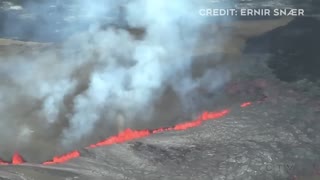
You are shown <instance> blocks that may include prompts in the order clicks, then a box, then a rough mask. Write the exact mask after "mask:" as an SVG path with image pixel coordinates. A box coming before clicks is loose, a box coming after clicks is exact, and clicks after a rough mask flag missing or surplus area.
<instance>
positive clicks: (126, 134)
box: [0, 102, 252, 165]
mask: <svg viewBox="0 0 320 180" xmlns="http://www.w3.org/2000/svg"><path fill="white" fill-rule="evenodd" d="M250 105H252V103H251V102H245V103H242V104H241V105H240V107H242V108H245V107H248V106H250ZM229 113H230V110H229V109H225V110H222V111H218V112H207V111H206V112H203V113H202V114H201V115H200V116H199V117H198V118H197V119H196V120H192V121H189V122H184V123H180V124H177V125H175V126H173V127H168V128H158V129H155V130H132V129H126V130H124V131H122V132H120V133H119V134H117V135H115V136H111V137H109V138H107V139H105V140H103V141H100V142H98V143H96V144H92V145H90V146H88V147H87V148H96V147H100V146H107V145H112V144H119V143H123V142H126V141H131V140H134V139H138V138H142V137H146V136H149V135H151V134H156V133H161V132H166V131H180V130H186V129H189V128H194V127H197V126H200V125H201V124H202V122H204V121H208V120H216V119H218V118H222V117H224V116H226V115H227V114H229ZM80 156H81V154H80V152H79V151H78V150H74V151H72V152H69V153H66V154H63V155H60V156H55V157H53V159H52V160H49V161H46V162H43V163H42V164H43V165H52V164H59V163H65V162H67V161H69V160H71V159H75V158H78V157H80ZM24 162H25V161H24V159H23V157H22V156H21V155H20V154H19V153H14V154H13V156H12V162H11V163H8V162H5V161H3V160H1V159H0V165H9V164H12V165H18V164H22V163H24Z"/></svg>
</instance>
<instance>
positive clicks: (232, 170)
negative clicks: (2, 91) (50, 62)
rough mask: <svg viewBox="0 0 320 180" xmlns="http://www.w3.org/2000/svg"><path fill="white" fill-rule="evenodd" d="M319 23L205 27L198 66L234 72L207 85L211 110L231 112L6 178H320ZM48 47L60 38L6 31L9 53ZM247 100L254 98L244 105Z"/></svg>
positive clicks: (6, 173) (2, 43)
mask: <svg viewBox="0 0 320 180" xmlns="http://www.w3.org/2000/svg"><path fill="white" fill-rule="evenodd" d="M261 2H262V1H261ZM277 2H278V1H277ZM280 2H282V5H292V2H291V1H290V2H286V1H280ZM250 3H251V1H241V3H240V5H243V4H246V5H247V6H248V5H250ZM252 3H253V4H255V5H256V4H257V3H256V1H254V2H252ZM270 3H271V4H272V2H271V1H269V3H268V4H270ZM290 3H291V4H290ZM312 3H315V4H316V2H314V1H312ZM268 4H267V5H268ZM306 4H307V3H305V4H303V3H299V2H297V4H294V5H297V6H298V5H299V6H300V5H301V6H302V5H306ZM308 5H310V4H308ZM315 9H316V7H315ZM314 11H315V10H314ZM216 28H220V29H219V31H216ZM227 31H228V33H226V32H227ZM318 32H319V20H317V19H316V18H312V17H304V18H279V19H273V20H250V21H247V20H246V21H241V20H237V21H232V22H228V23H225V24H221V26H220V27H211V29H210V28H206V31H204V32H203V37H202V38H203V40H202V41H201V43H199V45H198V48H197V49H196V50H195V54H196V56H195V57H194V65H193V71H194V75H195V76H196V75H197V74H199V73H201V72H202V71H203V70H204V69H205V68H213V67H215V66H217V65H219V66H221V65H222V66H224V67H226V68H228V69H230V70H231V71H232V79H231V80H230V81H229V82H228V83H227V84H226V85H225V86H224V87H223V89H221V91H219V92H217V93H215V94H210V92H205V93H207V97H208V98H210V100H212V102H213V103H212V104H211V105H210V108H209V109H203V110H209V111H218V110H221V109H225V108H228V109H230V113H229V114H228V115H226V116H224V117H222V118H220V119H217V120H215V121H208V122H205V123H203V124H202V125H201V126H199V127H195V128H191V129H188V130H185V131H169V132H163V133H158V134H154V135H151V136H149V137H145V138H141V139H137V140H133V141H130V142H126V143H122V144H117V145H112V146H105V147H99V148H95V149H85V148H82V149H79V151H80V152H81V157H79V158H76V159H73V160H71V161H69V162H67V163H65V164H58V165H50V166H44V165H39V164H37V163H25V164H21V165H16V166H13V165H9V166H0V179H3V180H9V179H10V180H11V179H13V180H15V179H16V180H20V179H21V180H22V179H27V180H41V179H47V180H51V179H52V180H60V179H61V180H72V179H74V180H76V179H78V180H80V179H83V180H87V179H101V180H104V179H115V180H117V179H119V180H120V179H137V180H141V179H148V180H149V179H170V180H171V179H177V180H179V179H181V180H182V179H190V180H191V179H203V180H207V179H208V180H233V179H236V180H242V179H243V180H316V179H319V178H320V161H319V160H320V151H319V148H320V134H319V131H320V124H319V116H320V94H319V93H320V84H319V81H320V74H319V71H317V70H318V69H317V67H320V66H319V61H318V60H317V59H318V58H319V54H318V52H317V42H318V40H319V35H318ZM211 36H215V37H217V36H218V37H219V36H221V37H229V38H228V39H227V40H226V41H224V44H223V46H220V45H221V44H219V46H218V47H217V45H216V44H215V43H214V42H212V41H210V38H207V37H211ZM4 37H7V36H4ZM46 48H59V47H58V45H53V44H44V43H34V42H23V41H14V40H8V39H2V40H0V55H1V56H2V57H3V56H7V55H8V54H22V55H23V54H24V53H32V52H37V51H39V50H41V49H46ZM217 59H218V60H217ZM169 99H170V98H169ZM246 101H251V102H252V104H251V105H250V106H248V107H245V108H242V107H240V105H241V103H243V102H246ZM206 108H208V106H207V107H206ZM164 110H166V109H164ZM165 112H167V110H166V111H165ZM163 118H171V117H170V116H168V117H166V116H164V117H163ZM184 120H191V117H184ZM163 125H166V124H161V126H163ZM168 125H172V124H168ZM159 126H160V124H159ZM0 148H1V147H0ZM39 148H41V147H39Z"/></svg>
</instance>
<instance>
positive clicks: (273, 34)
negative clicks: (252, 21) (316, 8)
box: [245, 17, 320, 82]
mask: <svg viewBox="0 0 320 180" xmlns="http://www.w3.org/2000/svg"><path fill="white" fill-rule="evenodd" d="M319 32H320V21H319V20H318V19H316V18H313V17H299V18H296V19H294V20H293V21H291V22H290V23H289V24H288V25H286V26H283V27H279V28H276V29H274V30H272V31H270V32H267V33H265V34H263V35H261V36H258V37H254V38H251V39H249V40H248V41H247V47H246V48H245V51H246V52H256V53H257V52H259V53H270V54H271V55H272V58H271V59H270V60H269V63H268V65H269V67H270V68H272V69H273V71H274V73H275V74H276V75H277V77H278V78H279V79H281V80H284V81H289V82H292V81H297V80H302V79H308V80H310V81H318V80H319V79H320V71H319V67H320V61H319V58H320V54H319V48H318V45H319V42H320V34H319Z"/></svg>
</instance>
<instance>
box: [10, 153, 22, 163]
mask: <svg viewBox="0 0 320 180" xmlns="http://www.w3.org/2000/svg"><path fill="white" fill-rule="evenodd" d="M22 163H24V160H23V157H22V156H21V155H20V154H19V153H17V152H16V153H14V154H13V156H12V164H14V165H18V164H22Z"/></svg>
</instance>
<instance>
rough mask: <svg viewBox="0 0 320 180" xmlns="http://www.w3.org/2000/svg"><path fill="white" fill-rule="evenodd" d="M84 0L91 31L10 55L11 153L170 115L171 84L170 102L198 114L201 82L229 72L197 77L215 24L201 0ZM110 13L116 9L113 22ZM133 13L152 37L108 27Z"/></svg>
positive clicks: (210, 86) (134, 23)
mask: <svg viewBox="0 0 320 180" xmlns="http://www.w3.org/2000/svg"><path fill="white" fill-rule="evenodd" d="M28 6H31V7H32V6H34V9H35V10H39V6H35V5H34V4H30V5H28ZM74 6H75V7H77V8H78V9H79V12H80V13H82V14H81V16H85V17H86V18H87V19H88V20H89V21H90V22H91V25H90V28H89V29H88V30H87V31H85V32H82V33H77V34H76V35H74V36H72V37H70V38H69V39H68V40H66V42H65V43H63V44H62V45H61V46H62V47H61V48H60V49H59V50H50V49H46V50H44V51H43V52H41V53H35V54H31V55H30V54H29V55H24V56H22V55H21V56H18V55H17V56H11V57H6V58H3V57H1V64H0V72H1V79H0V80H1V84H2V85H1V87H0V98H1V104H0V112H1V115H2V116H1V121H0V123H1V125H0V137H1V139H0V143H1V144H0V151H1V153H3V154H4V155H9V152H12V151H13V150H19V151H22V153H23V154H27V155H28V154H29V158H32V159H36V160H39V159H44V158H48V157H49V156H51V155H52V154H56V153H61V152H62V151H65V150H69V149H72V148H74V147H75V146H79V145H84V144H88V143H87V142H88V140H93V139H94V140H97V138H99V137H100V136H105V135H111V134H113V133H115V132H116V131H117V128H119V129H120V128H124V127H147V126H148V125H143V124H150V126H151V125H152V124H161V122H160V123H159V122H157V121H159V119H160V118H159V119H158V118H156V117H157V114H159V112H157V111H158V110H157V109H158V108H159V106H161V105H159V102H162V101H166V100H163V97H164V94H166V93H167V94H171V96H172V98H169V99H168V100H167V101H169V102H168V103H169V104H168V106H169V107H170V104H172V103H176V104H178V105H177V106H178V108H177V111H181V112H188V113H189V114H192V111H196V110H197V109H196V106H197V105H198V104H197V103H200V101H202V100H203V101H205V98H202V97H201V95H200V93H199V92H198V89H199V88H202V89H205V91H207V92H212V91H214V90H215V89H216V88H218V87H220V86H221V85H223V83H224V82H225V81H227V80H228V78H229V73H228V71H225V70H221V69H216V70H211V71H208V72H206V73H204V75H203V76H201V77H199V78H196V79H195V78H193V77H192V73H191V65H192V56H193V54H192V52H193V48H194V46H195V44H196V42H197V40H198V37H199V32H200V30H201V28H202V26H203V25H205V23H206V22H205V19H204V18H203V17H201V16H199V15H198V8H197V7H200V6H201V4H199V2H198V1H197V0H188V1H187V0H176V1H172V2H168V1H163V0H153V1H148V0H133V1H128V2H124V1H111V0H109V1H94V2H93V1H81V4H79V2H77V3H74ZM84 12H85V14H83V13H84ZM80 13H79V15H80ZM108 15H115V18H111V19H109V21H106V19H105V17H106V16H108ZM52 18H54V17H48V19H46V21H51V22H54V19H52ZM124 22H125V23H126V24H127V27H128V28H138V29H144V32H145V33H144V35H143V37H142V38H141V39H137V38H136V37H134V35H132V34H131V33H129V32H128V31H127V30H125V29H119V28H101V27H108V24H110V25H113V26H114V25H117V23H124ZM8 23H9V22H6V24H7V25H8V27H9V26H10V25H9V24H8ZM12 23H14V22H12ZM122 25H123V24H122ZM122 25H119V26H122ZM40 26H41V25H40ZM37 31H39V27H38V28H36V29H35V32H37ZM175 100H176V101H175ZM160 104H161V103H160ZM190 112H191V113H190ZM161 113H170V112H161ZM161 113H160V114H161ZM186 119H189V118H186ZM164 120H167V119H164ZM13 142H14V143H13ZM27 158H28V156H27Z"/></svg>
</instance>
